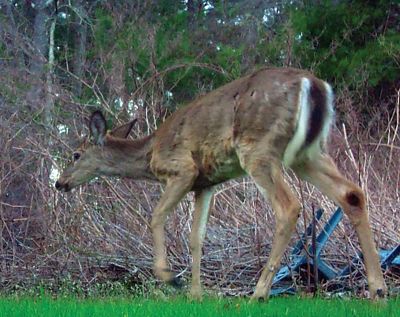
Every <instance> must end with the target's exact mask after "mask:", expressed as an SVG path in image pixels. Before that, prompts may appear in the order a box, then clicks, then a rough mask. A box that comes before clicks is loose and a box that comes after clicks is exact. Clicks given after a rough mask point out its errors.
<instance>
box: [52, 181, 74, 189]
mask: <svg viewBox="0 0 400 317" xmlns="http://www.w3.org/2000/svg"><path fill="white" fill-rule="evenodd" d="M54 187H55V188H56V189H57V190H59V191H64V192H69V191H70V190H71V188H70V187H69V185H68V183H67V182H65V183H63V182H60V181H59V180H58V181H56V183H55V184H54Z"/></svg>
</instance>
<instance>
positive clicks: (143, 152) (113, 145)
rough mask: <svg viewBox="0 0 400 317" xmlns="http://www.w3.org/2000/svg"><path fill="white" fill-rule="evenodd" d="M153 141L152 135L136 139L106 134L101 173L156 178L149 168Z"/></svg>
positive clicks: (135, 177) (133, 177)
mask: <svg viewBox="0 0 400 317" xmlns="http://www.w3.org/2000/svg"><path fill="white" fill-rule="evenodd" d="M153 141H154V136H153V135H149V136H146V137H144V138H141V139H137V140H128V139H120V138H114V137H112V136H107V140H106V146H105V147H104V152H103V158H104V160H105V163H106V164H104V170H103V171H102V174H104V175H107V176H119V177H129V178H132V179H148V180H157V178H156V176H155V175H154V174H153V173H152V172H151V170H150V159H151V153H152V147H153Z"/></svg>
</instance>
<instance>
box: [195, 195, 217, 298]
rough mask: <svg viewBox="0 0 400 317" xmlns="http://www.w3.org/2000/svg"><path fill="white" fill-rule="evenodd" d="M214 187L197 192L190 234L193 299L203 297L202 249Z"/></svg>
mask: <svg viewBox="0 0 400 317" xmlns="http://www.w3.org/2000/svg"><path fill="white" fill-rule="evenodd" d="M213 193H214V189H213V188H211V187H210V188H207V189H204V190H202V191H196V192H195V209H194V213H193V227H192V232H191V234H190V250H191V252H192V256H193V264H192V287H191V289H190V296H191V297H192V298H193V299H199V300H200V299H201V297H202V290H201V282H200V262H201V249H202V245H203V240H204V237H205V234H206V225H207V220H208V212H209V210H210V205H211V201H212V199H213Z"/></svg>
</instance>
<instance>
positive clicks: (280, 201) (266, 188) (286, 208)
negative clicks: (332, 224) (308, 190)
mask: <svg viewBox="0 0 400 317" xmlns="http://www.w3.org/2000/svg"><path fill="white" fill-rule="evenodd" d="M247 171H248V173H249V174H250V175H251V177H252V178H253V179H254V181H255V182H256V184H257V187H258V188H259V189H260V190H261V192H262V194H263V195H264V196H265V197H266V198H267V196H268V198H269V200H270V201H271V204H272V208H273V210H274V212H275V219H276V228H275V235H274V239H273V242H272V249H271V254H270V256H269V259H268V263H267V265H266V266H265V267H264V269H263V271H262V273H261V276H260V278H259V280H258V283H257V286H256V289H255V292H254V294H253V297H252V299H253V300H254V299H256V300H260V299H265V298H268V296H269V292H270V290H271V286H272V281H273V278H274V276H275V273H276V271H277V270H278V268H279V266H280V262H281V259H282V256H283V253H284V252H285V250H286V248H287V246H288V244H289V240H290V237H291V235H292V233H293V231H294V229H295V227H296V222H297V219H298V216H299V212H300V203H299V201H298V199H297V198H296V196H294V194H293V193H292V191H291V190H290V188H289V186H288V185H287V184H286V183H285V181H284V179H283V176H282V171H281V168H280V163H278V162H276V163H271V161H270V162H267V163H265V164H260V163H255V164H252V166H250V168H249V169H247Z"/></svg>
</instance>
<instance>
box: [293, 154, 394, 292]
mask: <svg viewBox="0 0 400 317" xmlns="http://www.w3.org/2000/svg"><path fill="white" fill-rule="evenodd" d="M294 170H295V172H296V173H297V174H298V175H299V176H300V177H301V178H303V179H305V180H307V181H309V182H310V183H312V184H313V185H315V186H316V187H318V188H319V189H320V190H321V192H322V193H323V194H325V195H327V196H328V197H329V198H330V199H332V200H333V201H335V202H336V203H337V204H338V205H339V206H341V207H342V208H343V210H344V212H345V213H346V215H347V216H348V217H349V219H350V222H351V224H352V225H353V227H354V229H355V231H356V233H357V236H358V239H359V241H360V245H361V249H362V252H363V255H364V262H365V267H366V270H367V278H368V284H369V290H370V297H371V299H375V298H377V297H383V296H384V295H385V294H386V292H387V288H386V285H385V281H384V279H383V275H382V271H381V268H380V263H379V256H378V253H377V251H376V246H375V243H374V240H373V235H372V231H371V227H370V223H369V219H368V214H367V209H366V200H365V195H364V193H363V191H362V190H361V188H360V187H358V186H357V185H356V184H354V183H352V182H351V181H349V180H347V179H346V178H345V177H344V176H343V175H342V174H341V173H340V172H339V171H338V169H337V167H336V165H335V164H334V163H333V161H332V159H331V158H330V157H329V156H328V155H322V154H321V155H320V156H319V157H318V158H316V159H313V160H312V161H307V162H305V163H304V164H302V165H301V166H300V167H298V168H295V169H294Z"/></svg>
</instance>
